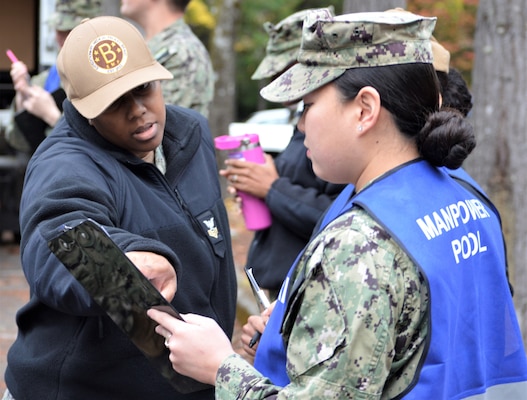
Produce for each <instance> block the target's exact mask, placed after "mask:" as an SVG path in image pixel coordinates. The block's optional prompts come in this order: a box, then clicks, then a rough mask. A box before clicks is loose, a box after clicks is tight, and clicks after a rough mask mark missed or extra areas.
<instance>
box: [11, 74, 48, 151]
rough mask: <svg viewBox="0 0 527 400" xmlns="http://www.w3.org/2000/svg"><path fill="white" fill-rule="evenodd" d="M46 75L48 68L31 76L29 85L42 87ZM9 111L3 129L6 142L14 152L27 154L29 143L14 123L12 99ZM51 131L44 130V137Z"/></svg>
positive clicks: (14, 112)
mask: <svg viewBox="0 0 527 400" xmlns="http://www.w3.org/2000/svg"><path fill="white" fill-rule="evenodd" d="M48 75H49V68H48V69H45V70H44V71H42V72H41V73H39V74H38V75H35V76H33V77H32V78H31V85H35V86H40V87H44V84H45V83H46V80H47V79H48ZM10 111H11V115H10V119H9V122H8V124H7V126H6V129H5V138H6V141H7V143H9V145H10V146H11V147H12V148H14V149H15V150H18V151H21V152H24V153H29V152H30V151H31V150H30V146H29V143H28V142H27V140H26V138H25V137H24V134H23V133H22V131H21V130H20V128H19V127H18V125H17V124H16V122H15V114H16V111H15V100H14V99H13V101H12V102H11V107H10ZM52 130H53V128H52V127H48V128H47V130H46V136H47V135H49V134H50V133H51V131H52Z"/></svg>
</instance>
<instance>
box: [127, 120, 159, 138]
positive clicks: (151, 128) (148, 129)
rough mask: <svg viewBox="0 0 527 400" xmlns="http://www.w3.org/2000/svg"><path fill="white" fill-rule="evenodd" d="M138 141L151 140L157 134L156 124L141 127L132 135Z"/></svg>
mask: <svg viewBox="0 0 527 400" xmlns="http://www.w3.org/2000/svg"><path fill="white" fill-rule="evenodd" d="M132 134H133V135H134V137H135V138H136V139H138V140H143V141H144V140H151V139H152V138H154V137H155V136H156V134H157V124H156V123H154V122H151V123H148V124H145V125H141V126H140V127H139V128H137V129H136V130H135V131H133V133H132Z"/></svg>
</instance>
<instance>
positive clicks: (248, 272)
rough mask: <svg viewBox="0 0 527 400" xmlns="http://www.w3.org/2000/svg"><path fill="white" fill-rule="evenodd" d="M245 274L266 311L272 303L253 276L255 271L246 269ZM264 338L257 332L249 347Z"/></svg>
mask: <svg viewBox="0 0 527 400" xmlns="http://www.w3.org/2000/svg"><path fill="white" fill-rule="evenodd" d="M245 273H246V275H247V278H249V283H250V284H251V287H252V288H253V291H254V294H255V296H256V298H257V299H258V302H259V303H260V305H261V306H262V308H263V309H264V310H266V309H267V308H269V306H270V305H271V303H270V302H269V300H268V299H267V296H266V295H265V293H264V291H263V290H262V289H260V286H259V285H258V282H256V279H254V275H253V269H252V268H247V267H245ZM261 336H262V333H261V332H259V331H256V333H255V334H254V335H253V337H252V338H251V340H250V341H249V347H250V348H252V347H253V346H254V345H255V344H256V343H257V342H258V340H260V337H261Z"/></svg>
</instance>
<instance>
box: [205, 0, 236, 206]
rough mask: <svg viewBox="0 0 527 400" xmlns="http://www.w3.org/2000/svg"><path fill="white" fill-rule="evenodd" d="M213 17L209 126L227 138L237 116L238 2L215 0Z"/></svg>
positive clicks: (219, 158) (220, 160)
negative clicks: (214, 77) (212, 89)
mask: <svg viewBox="0 0 527 400" xmlns="http://www.w3.org/2000/svg"><path fill="white" fill-rule="evenodd" d="M211 9H212V12H214V13H215V14H216V21H217V24H216V28H215V29H214V33H213V35H212V40H211V43H210V46H209V48H210V50H209V52H210V57H211V60H212V65H213V67H214V72H215V73H216V85H215V88H214V99H213V101H212V105H211V107H210V112H209V126H210V131H211V133H212V136H213V137H216V136H221V135H227V134H228V133H229V124H230V123H231V122H232V121H234V119H235V115H236V53H235V51H234V41H235V28H236V21H237V18H238V12H239V0H214V1H213V6H212V7H211ZM216 154H217V157H216V161H217V164H218V168H223V167H224V166H225V165H224V158H223V157H222V155H221V154H220V153H219V152H217V153H216ZM220 183H221V191H222V194H223V196H226V194H227V193H226V186H227V185H226V182H225V179H223V178H220Z"/></svg>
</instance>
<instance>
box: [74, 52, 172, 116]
mask: <svg viewBox="0 0 527 400" xmlns="http://www.w3.org/2000/svg"><path fill="white" fill-rule="evenodd" d="M172 78H173V75H172V74H171V73H170V72H169V71H168V70H167V69H166V68H165V67H163V66H162V65H161V64H159V63H158V62H154V63H153V64H151V65H149V66H146V67H143V68H140V69H137V70H135V71H132V72H128V73H126V74H124V75H122V76H121V77H119V78H118V79H115V80H114V81H112V82H110V83H108V84H106V85H104V86H102V87H101V88H99V89H97V90H95V91H94V92H93V93H91V94H90V95H88V96H86V97H84V98H82V99H73V100H71V102H72V104H73V106H74V107H75V108H76V109H77V111H78V112H79V113H80V114H81V115H82V116H83V117H85V118H87V119H93V118H96V117H98V116H99V115H100V114H101V113H102V112H104V110H106V109H107V108H108V107H109V106H110V105H111V104H112V103H113V102H114V101H115V100H117V99H118V98H119V97H121V96H122V95H123V94H125V93H127V92H129V91H130V90H132V89H134V88H136V87H137V86H140V85H143V84H144V83H147V82H153V81H157V80H167V79H172Z"/></svg>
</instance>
